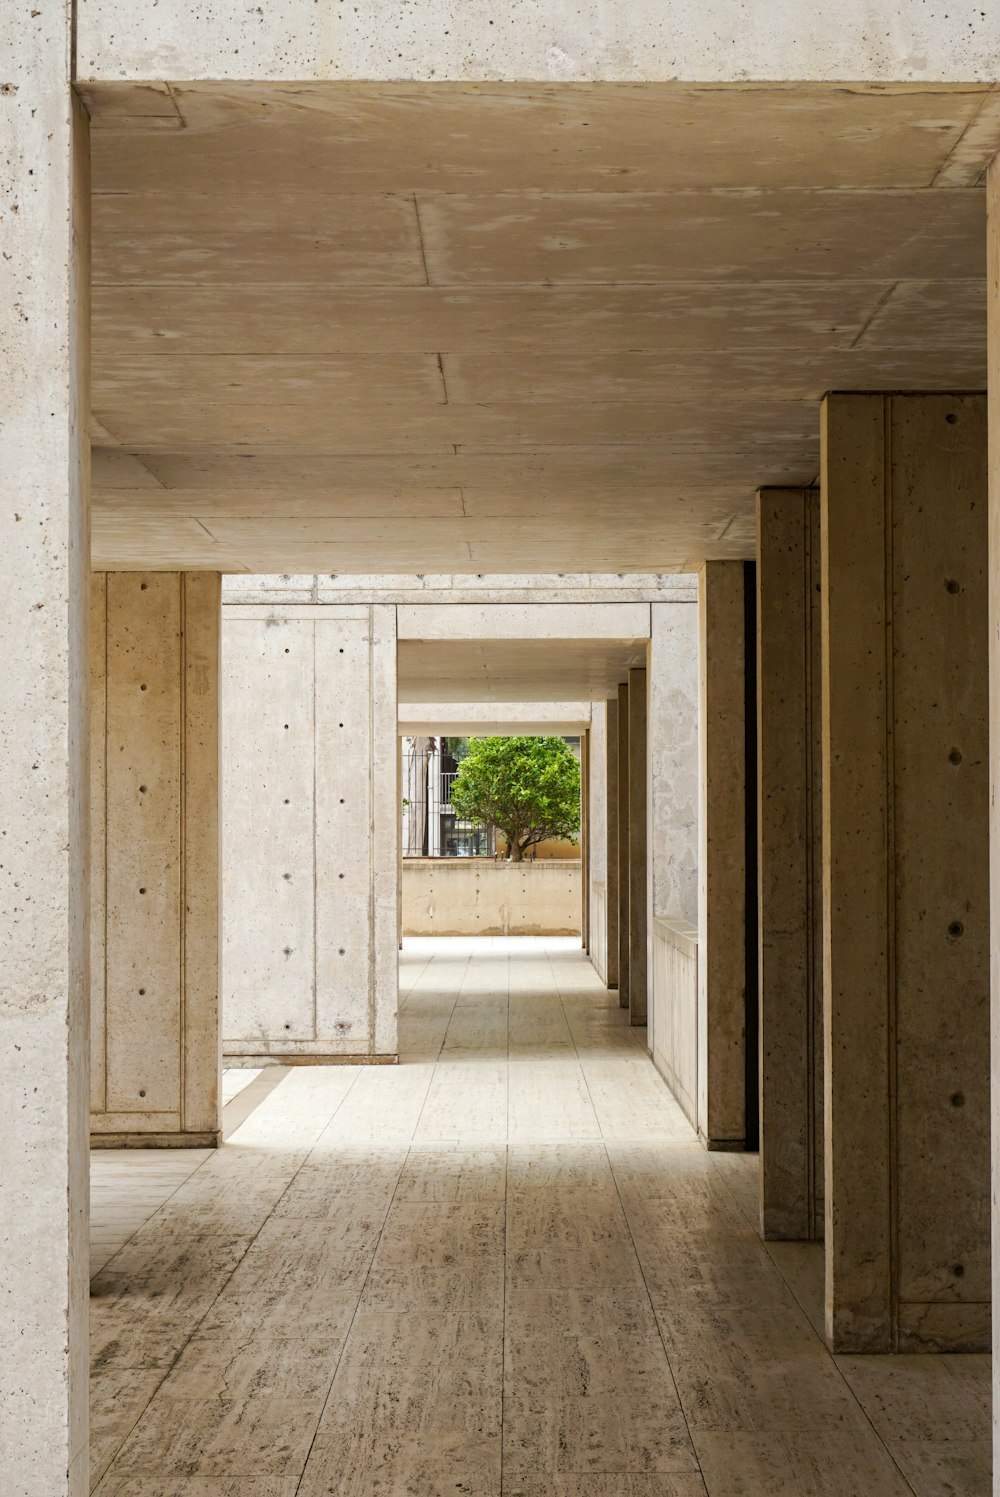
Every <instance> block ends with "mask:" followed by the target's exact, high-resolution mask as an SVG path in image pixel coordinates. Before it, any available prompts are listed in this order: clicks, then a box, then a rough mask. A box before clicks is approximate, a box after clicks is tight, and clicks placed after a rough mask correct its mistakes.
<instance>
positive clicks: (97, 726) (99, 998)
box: [90, 572, 108, 1112]
mask: <svg viewBox="0 0 1000 1497" xmlns="http://www.w3.org/2000/svg"><path fill="white" fill-rule="evenodd" d="M107 608H108V579H107V574H106V573H104V572H94V573H93V575H92V577H91V579H90V931H91V938H90V1110H91V1112H104V1110H105V1109H106V1107H107V1105H108V1102H107V1067H106V1065H105V1061H104V1049H105V1008H106V1002H107V984H106V981H105V971H104V963H105V955H106V940H105V927H106V923H107V899H106V890H105V875H106V869H107V842H108V826H107V787H106V784H105V777H106V775H107V759H108V756H107V728H108V693H107V648H108V615H107Z"/></svg>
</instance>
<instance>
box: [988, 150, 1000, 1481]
mask: <svg viewBox="0 0 1000 1497" xmlns="http://www.w3.org/2000/svg"><path fill="white" fill-rule="evenodd" d="M987 197H988V204H989V234H988V252H989V264H988V285H989V303H988V307H989V371H990V377H989V422H988V424H989V537H988V546H989V550H988V567H989V588H988V608H989V621H988V622H989V635H988V649H989V672H990V699H989V713H990V725H991V727H990V744H989V752H990V1014H991V1017H990V1097H991V1106H990V1119H991V1135H992V1163H993V1178H994V1180H998V1179H1000V732H998V730H997V727H996V725H997V724H1000V162H995V163H994V165H993V166H992V167H991V168H990V174H989V178H988V180H987ZM991 1204H992V1221H991V1225H992V1232H991V1237H992V1245H991V1258H992V1293H993V1300H994V1302H995V1303H1000V1191H997V1190H996V1189H995V1188H994V1190H993V1193H992V1202H991ZM993 1470H994V1487H993V1490H994V1492H997V1491H998V1490H1000V1314H997V1315H994V1317H993Z"/></svg>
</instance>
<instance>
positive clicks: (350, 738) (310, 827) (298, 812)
mask: <svg viewBox="0 0 1000 1497" xmlns="http://www.w3.org/2000/svg"><path fill="white" fill-rule="evenodd" d="M222 700H223V766H224V772H223V827H224V835H223V846H224V862H223V904H222V911H223V1042H224V1044H223V1048H224V1052H225V1054H226V1055H227V1056H262V1055H265V1056H281V1057H283V1058H284V1059H289V1058H295V1059H298V1060H309V1059H312V1060H316V1059H319V1058H321V1057H334V1058H336V1057H343V1056H380V1057H390V1056H394V1055H395V1053H396V997H397V977H396V949H397V939H396V930H397V918H396V916H397V911H396V900H397V857H398V825H397V822H398V818H397V806H398V786H397V772H398V771H397V738H396V689H395V618H394V610H393V609H392V608H390V607H388V606H386V605H375V606H373V607H370V608H369V607H364V606H362V605H348V606H344V607H330V608H324V609H315V608H309V607H306V608H296V607H294V606H279V607H274V608H252V607H251V608H244V607H241V608H239V609H232V610H226V612H225V615H224V619H223V690H222Z"/></svg>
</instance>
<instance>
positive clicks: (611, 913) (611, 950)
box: [604, 694, 621, 988]
mask: <svg viewBox="0 0 1000 1497" xmlns="http://www.w3.org/2000/svg"><path fill="white" fill-rule="evenodd" d="M605 723H606V725H607V728H606V734H605V765H606V769H607V776H606V780H605V785H606V794H605V806H606V811H605V816H606V829H607V839H606V842H605V859H606V877H605V883H606V887H607V892H606V895H605V909H606V911H607V938H606V939H607V952H608V958H607V975H606V976H605V979H604V980H605V982H606V983H607V985H608V987H609V988H617V987H618V979H619V973H618V940H619V926H620V919H619V916H620V903H621V901H620V895H619V892H618V823H619V820H620V811H619V806H618V697H617V694H616V695H615V696H614V697H613V698H609V700H608V703H607V707H606V708H605Z"/></svg>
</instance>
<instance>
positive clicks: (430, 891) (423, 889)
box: [402, 858, 583, 936]
mask: <svg viewBox="0 0 1000 1497" xmlns="http://www.w3.org/2000/svg"><path fill="white" fill-rule="evenodd" d="M402 887H403V934H404V936H548V935H557V936H576V935H579V934H580V915H581V902H582V895H583V875H582V865H581V864H580V863H579V862H577V863H563V862H550V863H508V862H503V863H494V862H493V861H492V859H489V860H486V859H484V860H482V861H480V860H479V859H478V858H404V860H403V886H402Z"/></svg>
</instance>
